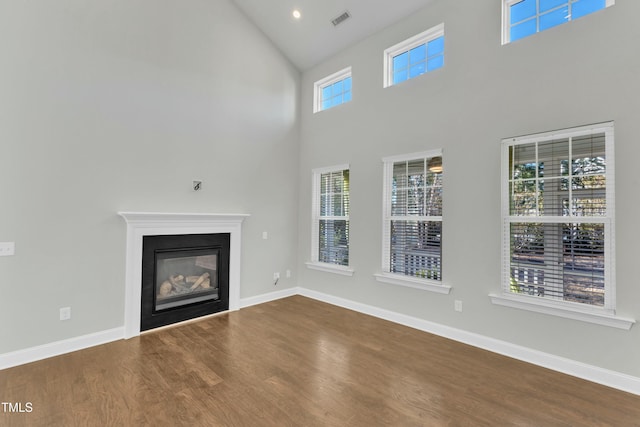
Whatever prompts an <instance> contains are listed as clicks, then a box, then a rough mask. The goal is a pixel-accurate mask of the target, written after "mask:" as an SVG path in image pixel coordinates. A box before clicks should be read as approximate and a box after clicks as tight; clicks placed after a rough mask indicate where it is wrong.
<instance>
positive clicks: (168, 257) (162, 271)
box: [140, 233, 230, 331]
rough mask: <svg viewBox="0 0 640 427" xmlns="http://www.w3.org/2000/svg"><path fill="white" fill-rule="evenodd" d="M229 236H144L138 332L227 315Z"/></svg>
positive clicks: (218, 234) (226, 234) (222, 234)
mask: <svg viewBox="0 0 640 427" xmlns="http://www.w3.org/2000/svg"><path fill="white" fill-rule="evenodd" d="M229 243H230V234H229V233H216V234H183V235H171V236H166V235H160V236H144V237H143V240H142V293H141V301H140V330H141V331H146V330H149V329H153V328H157V327H160V326H165V325H170V324H172V323H177V322H181V321H184V320H190V319H194V318H197V317H201V316H206V315H209V314H213V313H218V312H220V311H225V310H228V309H229Z"/></svg>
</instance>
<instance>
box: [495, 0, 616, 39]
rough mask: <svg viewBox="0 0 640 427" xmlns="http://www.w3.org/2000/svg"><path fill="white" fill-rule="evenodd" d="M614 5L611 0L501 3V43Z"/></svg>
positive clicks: (516, 1)
mask: <svg viewBox="0 0 640 427" xmlns="http://www.w3.org/2000/svg"><path fill="white" fill-rule="evenodd" d="M614 3H615V0H502V10H503V17H502V21H503V31H502V33H503V34H502V43H503V44H505V43H509V42H512V41H516V40H518V39H521V38H523V37H527V36H530V35H532V34H535V33H538V32H540V31H544V30H546V29H549V28H551V27H555V26H556V25H560V24H564V23H565V22H569V21H572V20H574V19H578V18H580V17H582V16H584V15H588V14H590V13H593V12H596V11H598V10H601V9H604V8H607V7H609V6H613V5H614Z"/></svg>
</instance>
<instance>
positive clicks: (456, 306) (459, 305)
mask: <svg viewBox="0 0 640 427" xmlns="http://www.w3.org/2000/svg"><path fill="white" fill-rule="evenodd" d="M453 308H454V309H455V310H456V311H458V312H462V301H460V300H455V301H454V303H453Z"/></svg>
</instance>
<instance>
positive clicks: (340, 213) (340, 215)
mask: <svg viewBox="0 0 640 427" xmlns="http://www.w3.org/2000/svg"><path fill="white" fill-rule="evenodd" d="M311 256H312V261H313V262H320V263H327V264H335V265H339V266H348V265H349V167H348V165H344V166H338V167H333V168H326V169H317V170H315V171H314V207H313V235H312V255H311Z"/></svg>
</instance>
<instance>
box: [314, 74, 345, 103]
mask: <svg viewBox="0 0 640 427" xmlns="http://www.w3.org/2000/svg"><path fill="white" fill-rule="evenodd" d="M349 101H351V67H348V68H345V69H344V70H341V71H338V72H337V73H334V74H332V75H330V76H328V77H325V78H324V79H322V80H319V81H317V82H316V83H315V85H314V90H313V112H314V113H317V112H319V111H323V110H328V109H329V108H331V107H335V106H336V105H340V104H344V103H345V102H349Z"/></svg>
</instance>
